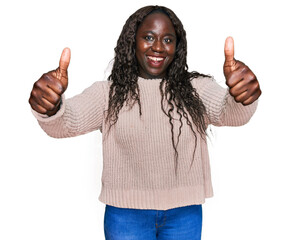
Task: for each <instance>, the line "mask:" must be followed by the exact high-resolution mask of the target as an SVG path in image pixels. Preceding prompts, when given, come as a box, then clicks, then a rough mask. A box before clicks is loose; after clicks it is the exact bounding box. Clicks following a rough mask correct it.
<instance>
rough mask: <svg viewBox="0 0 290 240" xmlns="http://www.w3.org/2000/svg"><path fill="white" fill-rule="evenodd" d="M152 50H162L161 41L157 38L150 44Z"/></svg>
mask: <svg viewBox="0 0 290 240" xmlns="http://www.w3.org/2000/svg"><path fill="white" fill-rule="evenodd" d="M152 51H153V52H163V51H164V46H163V44H162V41H161V40H159V39H156V41H154V43H153V45H152Z"/></svg>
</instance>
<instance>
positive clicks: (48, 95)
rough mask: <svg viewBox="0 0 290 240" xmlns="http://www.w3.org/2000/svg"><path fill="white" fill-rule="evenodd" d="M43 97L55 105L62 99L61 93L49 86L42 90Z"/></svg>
mask: <svg viewBox="0 0 290 240" xmlns="http://www.w3.org/2000/svg"><path fill="white" fill-rule="evenodd" d="M42 97H43V98H45V99H46V100H47V101H49V102H50V103H52V104H54V105H56V104H57V103H58V102H59V101H60V99H61V95H59V94H57V93H56V92H55V91H53V90H52V89H51V88H49V87H47V88H46V89H45V90H44V91H43V92H42Z"/></svg>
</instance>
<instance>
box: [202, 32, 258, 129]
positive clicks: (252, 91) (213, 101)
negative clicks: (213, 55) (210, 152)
mask: <svg viewBox="0 0 290 240" xmlns="http://www.w3.org/2000/svg"><path fill="white" fill-rule="evenodd" d="M224 52H225V62H224V67H223V70H224V75H225V78H226V84H227V86H228V87H229V88H228V89H223V88H222V87H220V86H219V85H218V84H217V83H216V82H215V81H214V80H213V79H209V78H207V79H206V81H203V82H201V83H200V84H201V85H202V87H201V89H200V94H201V98H202V100H203V102H204V104H205V106H206V108H207V115H208V118H209V123H211V124H213V125H216V126H240V125H243V124H246V123H247V122H248V121H249V120H250V118H251V116H252V115H253V114H254V112H255V110H256V108H257V104H258V102H257V99H258V98H259V97H260V95H261V94H262V92H261V89H260V85H259V82H258V80H257V78H256V76H255V74H254V73H253V72H252V71H251V69H250V68H249V67H248V66H246V65H245V64H244V63H243V62H241V61H238V60H236V59H235V58H234V41H233V39H232V38H231V37H228V38H227V39H226V42H225V48H224Z"/></svg>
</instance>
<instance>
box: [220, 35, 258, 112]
mask: <svg viewBox="0 0 290 240" xmlns="http://www.w3.org/2000/svg"><path fill="white" fill-rule="evenodd" d="M224 75H225V78H226V84H227V86H228V87H229V92H230V94H231V95H232V96H233V97H234V99H235V101H236V102H240V103H242V104H243V105H244V106H246V105H249V104H251V103H253V102H254V101H256V100H257V99H258V98H259V97H260V95H261V94H262V91H261V89H260V85H259V82H258V80H257V78H256V76H255V74H254V73H253V72H252V71H251V69H250V68H249V67H248V66H247V65H245V64H244V63H243V62H241V61H238V60H236V59H235V58H234V40H233V38H231V37H228V38H227V39H226V42H225V63H224Z"/></svg>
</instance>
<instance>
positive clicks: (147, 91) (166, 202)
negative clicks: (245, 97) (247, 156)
mask: <svg viewBox="0 0 290 240" xmlns="http://www.w3.org/2000/svg"><path fill="white" fill-rule="evenodd" d="M111 83H112V82H111V81H97V82H95V83H94V84H93V85H92V86H90V87H89V88H87V89H86V90H84V91H83V92H82V93H81V94H79V95H76V96H74V97H72V98H70V99H65V97H64V96H62V104H61V108H60V110H59V111H58V112H57V113H56V114H55V115H53V116H51V117H48V116H46V115H43V114H39V113H37V112H35V111H33V113H34V115H35V116H36V118H37V120H38V122H39V124H40V126H41V127H42V128H43V130H44V131H45V132H46V133H47V134H48V135H49V136H51V137H55V138H65V137H73V136H77V135H81V134H85V133H88V132H91V131H94V130H100V131H101V132H102V145H103V146H102V147H103V172H102V189H101V193H100V195H99V200H100V201H101V202H103V203H105V204H109V205H112V206H116V207H122V208H137V209H157V210H166V209H170V208H175V207H181V206H186V205H192V204H202V203H204V201H205V198H208V197H211V196H212V195H213V190H212V182H211V173H210V163H209V155H208V148H207V142H206V139H203V138H201V137H200V135H199V134H198V133H197V140H196V151H195V154H193V153H194V149H195V137H194V135H193V133H192V130H191V128H190V126H189V125H188V124H187V122H186V119H185V118H184V117H182V123H183V126H182V129H181V135H180V138H179V143H178V145H177V151H178V161H177V162H178V163H177V173H176V174H175V167H176V166H175V159H174V154H175V151H174V148H173V145H172V133H171V125H170V122H169V117H168V116H166V115H165V114H164V112H163V111H162V110H161V94H160V90H159V85H160V83H161V79H143V78H138V85H139V88H140V102H141V111H142V115H141V116H140V114H139V105H138V103H137V102H136V103H135V104H134V105H133V107H132V108H130V106H129V105H126V104H125V103H124V106H123V108H122V109H121V110H120V112H119V115H118V121H117V123H116V124H115V125H113V126H112V128H111V130H110V131H109V133H108V126H109V125H108V124H107V123H105V116H106V111H105V110H107V109H108V101H109V89H110V85H111ZM191 83H192V86H193V87H194V88H196V90H197V92H198V94H199V97H200V98H201V99H202V101H203V104H204V105H205V107H206V116H205V120H206V125H207V126H208V125H210V124H213V125H215V126H240V125H243V124H245V123H247V122H248V121H249V120H250V118H251V116H252V115H253V114H254V112H255V110H256V107H257V101H256V102H254V103H252V104H251V105H248V106H243V105H242V104H241V103H236V102H235V100H234V99H233V97H232V96H231V95H230V94H229V90H228V89H225V88H222V87H221V86H220V85H219V84H217V83H216V81H215V80H214V79H212V78H208V77H198V78H194V79H192V80H191ZM163 89H164V88H163ZM163 106H164V109H165V112H166V113H167V112H168V109H169V108H171V107H170V105H169V104H167V101H166V100H165V99H164V100H163ZM172 116H173V118H174V119H173V120H172V124H173V126H174V129H173V132H174V139H175V144H176V142H177V136H178V133H179V127H180V121H179V115H178V113H177V112H176V106H174V111H173V113H172ZM188 116H189V117H190V115H189V114H188ZM190 119H191V118H190ZM193 129H194V130H195V132H197V129H196V127H195V125H194V124H193ZM193 155H194V161H193V163H192V166H191V168H190V165H191V162H192V158H193Z"/></svg>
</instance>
